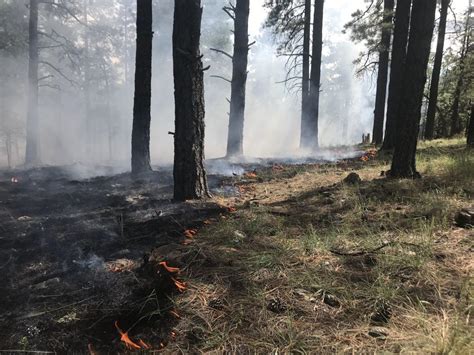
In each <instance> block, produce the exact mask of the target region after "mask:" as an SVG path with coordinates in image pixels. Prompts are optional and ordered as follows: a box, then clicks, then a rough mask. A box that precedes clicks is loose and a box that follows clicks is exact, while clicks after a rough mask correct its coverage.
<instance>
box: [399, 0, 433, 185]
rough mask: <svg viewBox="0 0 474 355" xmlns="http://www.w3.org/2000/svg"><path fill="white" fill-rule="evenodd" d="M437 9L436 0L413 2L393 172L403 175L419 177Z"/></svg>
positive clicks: (402, 176) (403, 176)
mask: <svg viewBox="0 0 474 355" xmlns="http://www.w3.org/2000/svg"><path fill="white" fill-rule="evenodd" d="M435 13H436V0H417V1H414V2H413V9H412V15H411V26H410V37H409V38H410V40H409V43H408V51H407V58H406V65H405V70H404V74H403V85H402V96H401V100H400V103H403V105H400V110H399V116H398V118H397V121H398V122H400V124H399V131H400V134H399V135H398V137H397V141H396V144H395V151H394V154H393V160H392V168H391V171H390V175H391V176H394V177H401V178H415V177H418V176H419V174H418V172H417V171H416V160H415V159H416V146H417V142H418V139H417V138H418V132H419V128H420V118H421V105H422V102H423V91H424V87H425V83H426V69H427V67H428V60H429V57H430V46H431V40H432V37H433V28H434V22H435Z"/></svg>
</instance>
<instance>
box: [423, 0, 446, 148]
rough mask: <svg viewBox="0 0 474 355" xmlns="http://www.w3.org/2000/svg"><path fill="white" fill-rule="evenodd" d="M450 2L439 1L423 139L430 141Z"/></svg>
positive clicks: (432, 132) (432, 134)
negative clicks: (439, 14)
mask: <svg viewBox="0 0 474 355" xmlns="http://www.w3.org/2000/svg"><path fill="white" fill-rule="evenodd" d="M450 2H451V0H441V10H440V12H441V17H440V19H439V29H438V44H437V46H436V54H435V60H434V64H433V73H432V76H431V87H430V100H429V104H428V113H427V115H426V128H425V139H428V140H431V139H433V137H434V125H435V116H436V105H437V104H438V90H439V77H440V73H441V64H442V62H443V51H444V38H445V35H446V20H447V18H448V8H449V3H450Z"/></svg>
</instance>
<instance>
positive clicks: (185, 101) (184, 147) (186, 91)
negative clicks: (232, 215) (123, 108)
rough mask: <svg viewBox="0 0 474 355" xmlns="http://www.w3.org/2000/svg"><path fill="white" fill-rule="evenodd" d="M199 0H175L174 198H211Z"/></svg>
mask: <svg viewBox="0 0 474 355" xmlns="http://www.w3.org/2000/svg"><path fill="white" fill-rule="evenodd" d="M201 17H202V8H201V1H200V0H175V10H174V25H173V73H174V88H175V92H174V96H175V115H176V117H175V135H174V171H173V174H174V198H175V199H176V200H178V201H184V200H188V199H199V198H203V197H206V196H209V191H208V187H207V177H206V171H205V169H204V128H205V127H204V80H203V76H204V74H203V65H202V61H201V58H202V56H201V52H200V49H199V43H200V36H201Z"/></svg>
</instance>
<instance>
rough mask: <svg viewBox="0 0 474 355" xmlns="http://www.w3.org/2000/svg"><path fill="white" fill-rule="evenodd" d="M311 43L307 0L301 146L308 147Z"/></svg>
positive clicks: (307, 0)
mask: <svg viewBox="0 0 474 355" xmlns="http://www.w3.org/2000/svg"><path fill="white" fill-rule="evenodd" d="M310 43H311V0H305V7H304V28H303V67H302V76H303V77H302V81H301V134H300V146H301V148H307V144H308V143H307V140H308V139H307V137H306V136H307V134H308V132H307V129H308V126H309V122H310V121H311V106H310V103H311V101H310V98H309V90H310V89H309V85H310V84H309V82H310V77H309V76H310Z"/></svg>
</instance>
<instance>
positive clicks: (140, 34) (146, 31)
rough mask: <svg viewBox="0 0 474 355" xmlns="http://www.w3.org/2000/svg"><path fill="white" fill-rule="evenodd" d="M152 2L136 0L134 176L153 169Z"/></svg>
mask: <svg viewBox="0 0 474 355" xmlns="http://www.w3.org/2000/svg"><path fill="white" fill-rule="evenodd" d="M152 26H153V13H152V0H137V56H136V59H135V98H134V104H133V130H132V174H134V175H136V174H141V173H145V172H147V171H150V170H151V167H150V121H151V107H150V106H151V73H152V71H151V66H152V61H151V60H152V44H153V29H152Z"/></svg>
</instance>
